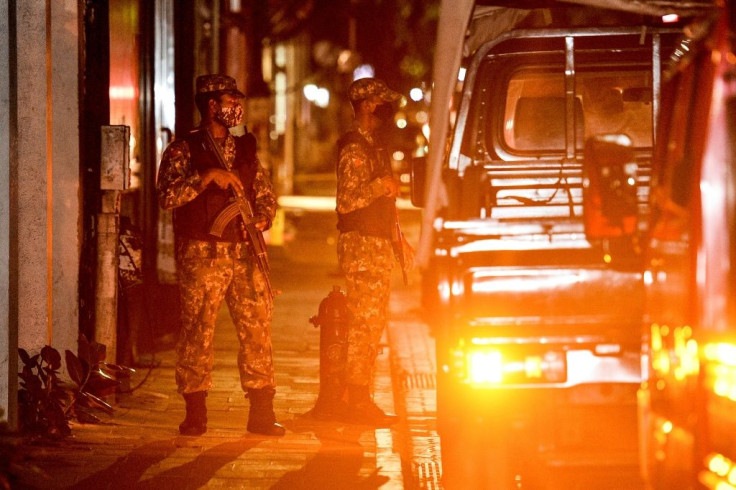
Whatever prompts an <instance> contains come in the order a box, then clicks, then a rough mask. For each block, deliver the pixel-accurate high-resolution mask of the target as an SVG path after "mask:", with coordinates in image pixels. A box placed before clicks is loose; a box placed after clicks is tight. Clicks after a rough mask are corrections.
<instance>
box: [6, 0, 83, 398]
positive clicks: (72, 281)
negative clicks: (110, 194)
mask: <svg viewBox="0 0 736 490" xmlns="http://www.w3.org/2000/svg"><path fill="white" fill-rule="evenodd" d="M0 9H1V10H0V18H1V19H2V20H0V33H1V34H2V41H0V59H7V60H9V62H8V64H7V69H6V68H5V66H4V65H3V71H2V73H0V95H2V99H0V137H1V138H0V141H3V142H6V141H7V142H9V144H8V145H7V148H6V147H5V146H3V149H0V157H4V158H6V160H2V163H3V164H0V167H1V169H0V200H2V204H0V218H2V219H0V222H1V223H3V224H2V225H0V226H3V227H8V228H6V230H7V231H5V232H2V230H0V236H2V237H3V238H0V272H1V273H2V277H1V278H0V296H2V298H0V305H2V304H3V302H4V301H5V302H7V308H4V309H2V311H7V312H8V313H7V315H5V316H3V317H2V323H0V326H1V327H2V328H3V330H2V335H0V337H2V340H0V366H2V368H3V371H2V373H1V374H0V378H2V381H0V403H1V404H3V405H5V406H7V405H14V401H15V399H14V397H11V396H10V394H11V393H14V387H15V386H17V382H18V381H17V379H18V378H17V365H15V364H16V363H17V352H16V350H15V346H14V345H11V343H13V342H14V340H15V338H16V337H17V345H18V346H20V347H22V348H24V349H26V350H27V351H29V352H31V353H32V354H35V353H37V352H38V351H39V350H40V349H41V348H42V347H43V346H44V345H46V344H49V345H52V346H53V347H55V348H56V349H58V350H59V351H61V352H62V353H63V351H64V350H65V349H70V350H72V351H74V352H76V350H77V348H76V345H77V342H76V340H77V335H78V330H79V325H78V305H77V303H78V299H77V296H78V295H77V290H78V273H79V272H78V271H79V253H80V252H79V250H80V248H79V247H80V241H79V235H80V196H79V128H78V121H79V114H78V104H79V94H78V78H79V68H78V49H79V17H78V2H77V1H76V0H59V1H53V2H35V1H34V2H25V1H24V2H21V1H18V2H3V3H2V5H1V6H0ZM2 50H7V51H6V52H5V53H3V52H2ZM6 161H7V165H4V162H6ZM6 339H10V340H9V341H8V340H6ZM11 365H12V366H11ZM11 384H12V385H13V387H10V385H11Z"/></svg>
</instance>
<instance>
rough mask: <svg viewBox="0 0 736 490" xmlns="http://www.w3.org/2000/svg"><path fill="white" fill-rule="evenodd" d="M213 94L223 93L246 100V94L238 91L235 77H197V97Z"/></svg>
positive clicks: (215, 75) (216, 75) (217, 75)
mask: <svg viewBox="0 0 736 490" xmlns="http://www.w3.org/2000/svg"><path fill="white" fill-rule="evenodd" d="M211 92H221V93H225V94H230V95H234V96H236V97H240V98H244V97H245V94H244V93H243V92H241V91H240V90H238V86H237V84H236V83H235V79H234V78H233V77H229V76H227V75H219V74H214V75H201V76H199V77H197V95H199V94H207V93H211Z"/></svg>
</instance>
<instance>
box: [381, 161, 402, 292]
mask: <svg viewBox="0 0 736 490" xmlns="http://www.w3.org/2000/svg"><path fill="white" fill-rule="evenodd" d="M376 154H377V156H378V160H379V161H380V163H381V165H382V166H383V173H385V174H386V176H387V177H391V178H393V171H392V170H391V159H390V158H389V156H388V152H387V151H386V149H385V148H376ZM393 201H394V202H393V218H394V222H393V224H392V226H391V248H393V250H394V256H395V257H396V260H397V261H398V262H399V266H400V267H401V275H402V277H403V279H404V285H405V286H406V285H408V284H409V278H408V277H407V275H406V256H404V234H403V233H402V232H401V225H400V224H399V209H398V208H397V207H396V199H394V200H393Z"/></svg>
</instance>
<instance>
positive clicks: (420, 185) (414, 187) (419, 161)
mask: <svg viewBox="0 0 736 490" xmlns="http://www.w3.org/2000/svg"><path fill="white" fill-rule="evenodd" d="M426 182H427V157H426V156H422V157H414V158H412V160H411V203H412V204H413V205H414V206H416V207H418V208H422V207H424V205H425V198H426V196H425V195H424V189H425V187H424V186H425V184H426Z"/></svg>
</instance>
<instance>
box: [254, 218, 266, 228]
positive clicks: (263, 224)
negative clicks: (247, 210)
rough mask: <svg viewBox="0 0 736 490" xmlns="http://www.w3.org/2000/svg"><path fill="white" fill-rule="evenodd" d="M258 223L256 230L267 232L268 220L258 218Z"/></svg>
mask: <svg viewBox="0 0 736 490" xmlns="http://www.w3.org/2000/svg"><path fill="white" fill-rule="evenodd" d="M258 218H259V219H258V221H256V224H255V226H256V228H258V229H259V230H260V231H265V230H266V228H268V220H267V219H266V218H263V217H260V216H258Z"/></svg>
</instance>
